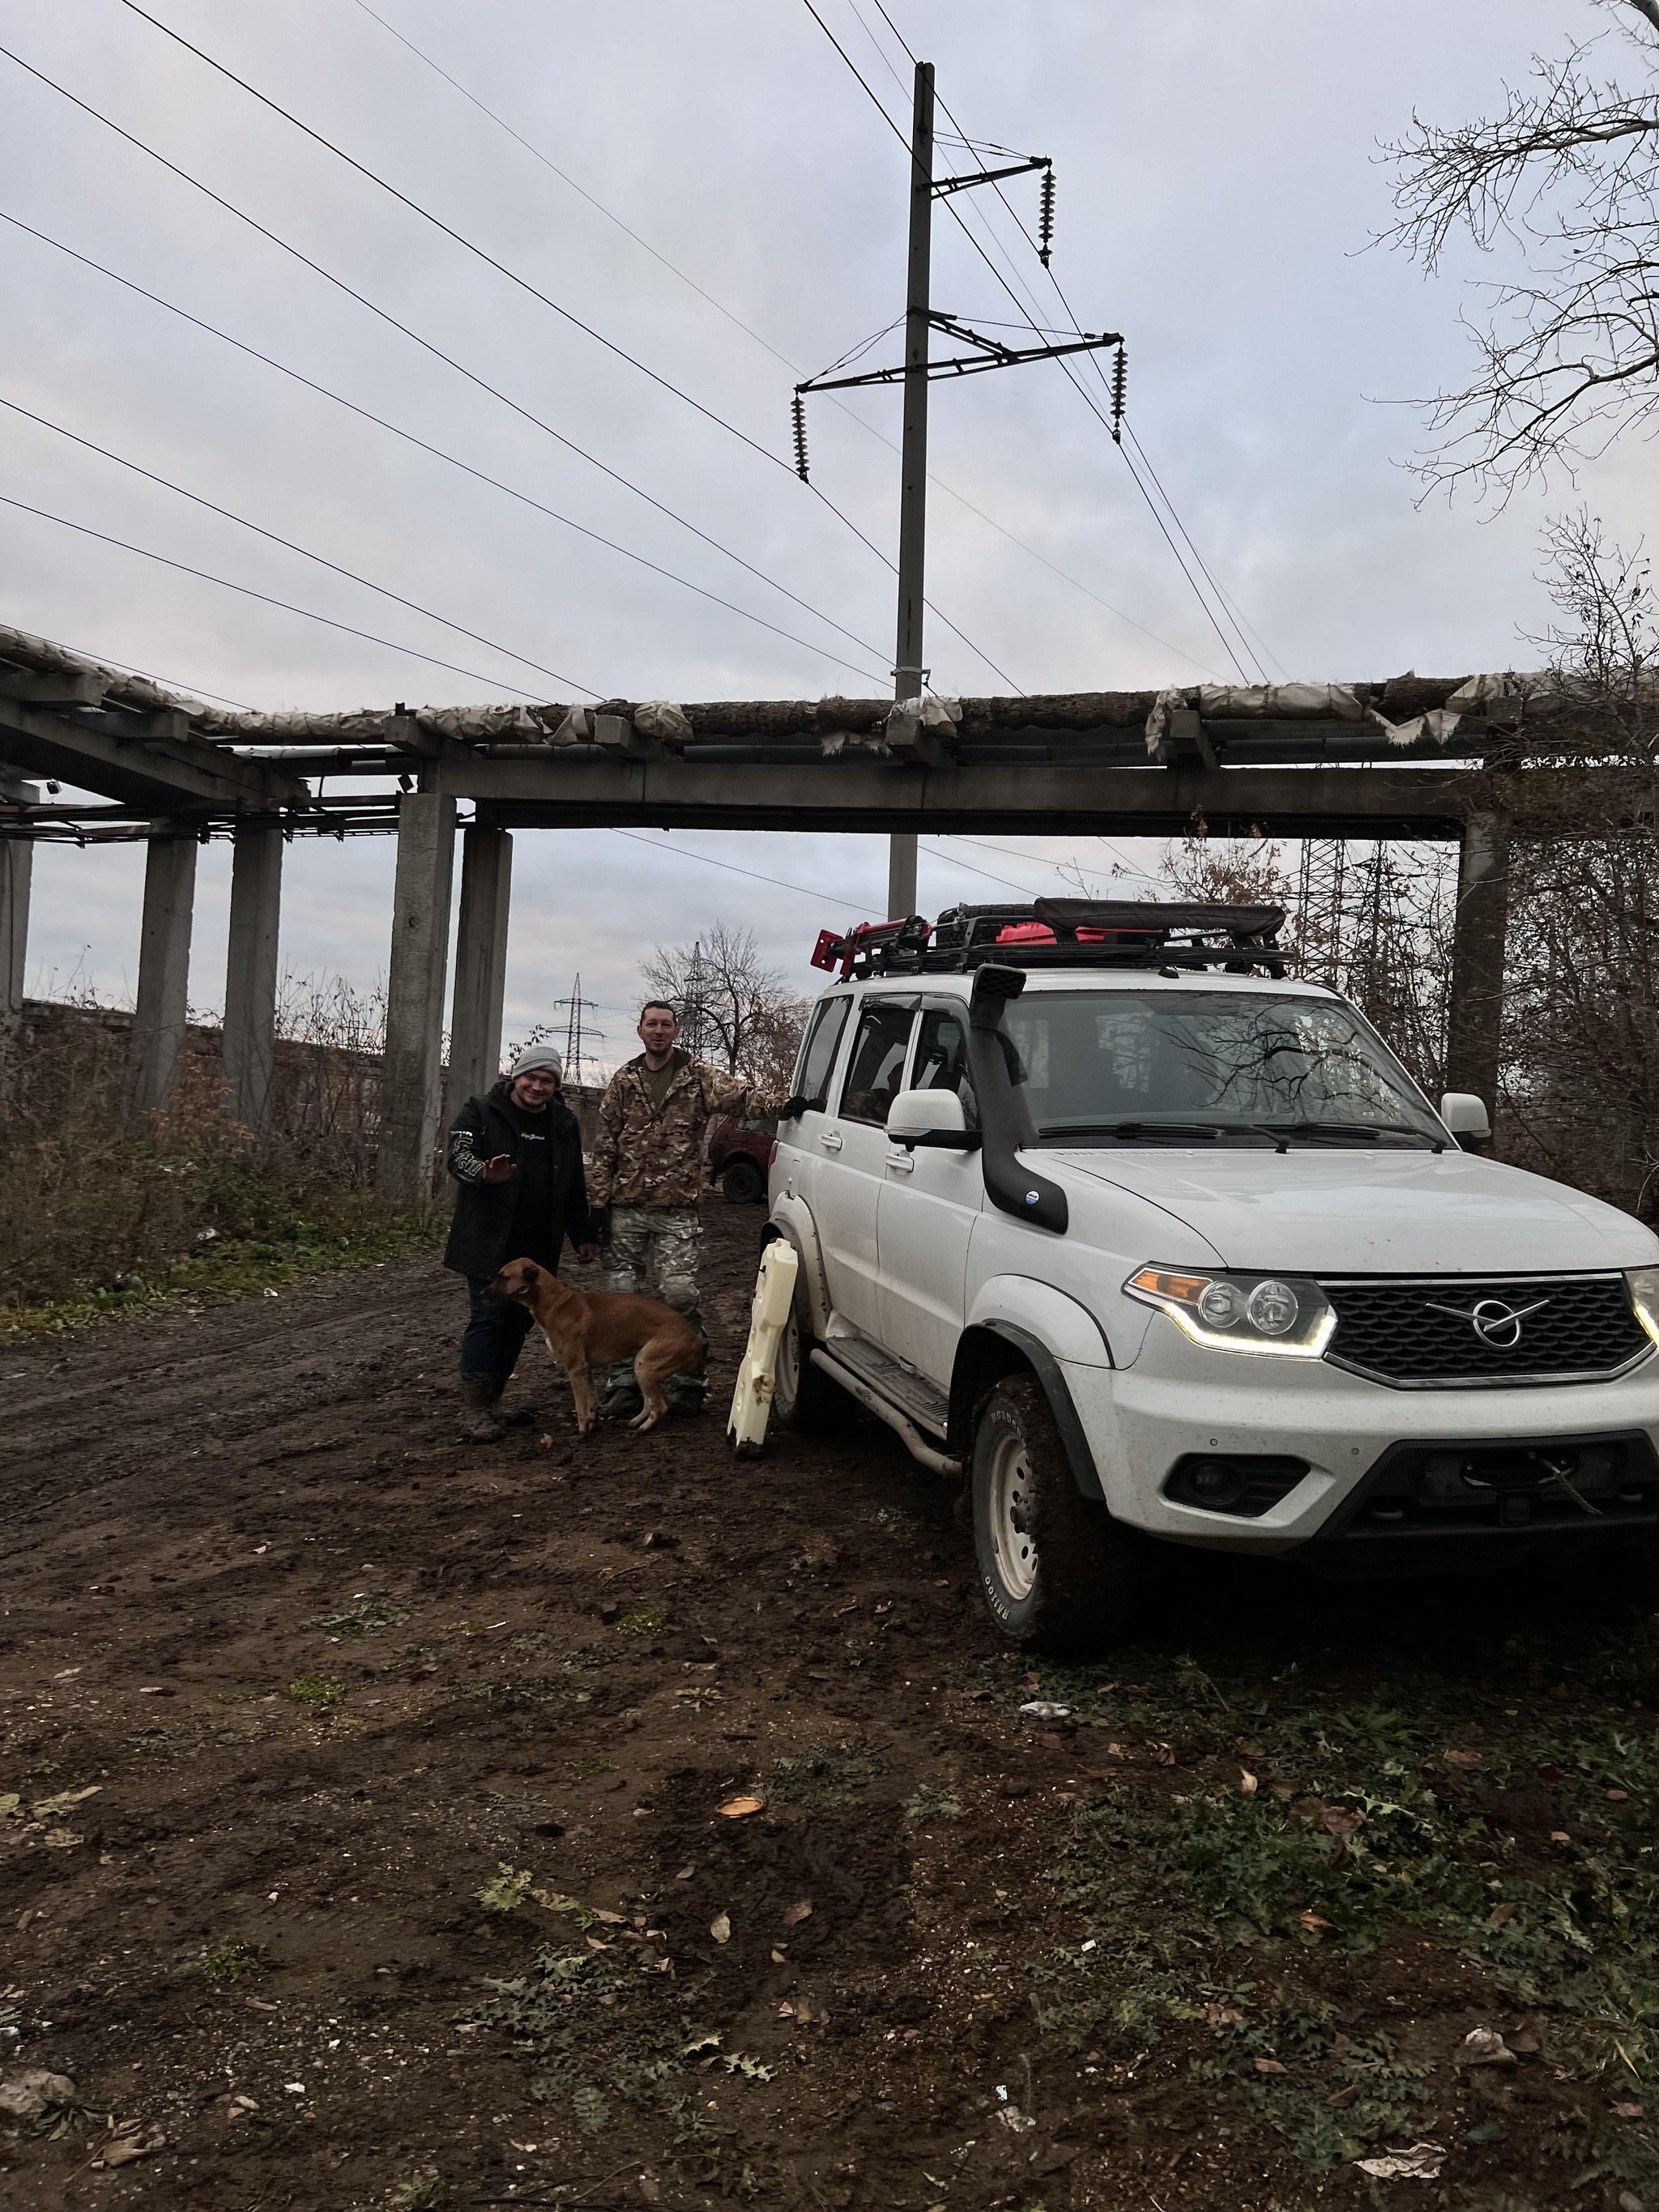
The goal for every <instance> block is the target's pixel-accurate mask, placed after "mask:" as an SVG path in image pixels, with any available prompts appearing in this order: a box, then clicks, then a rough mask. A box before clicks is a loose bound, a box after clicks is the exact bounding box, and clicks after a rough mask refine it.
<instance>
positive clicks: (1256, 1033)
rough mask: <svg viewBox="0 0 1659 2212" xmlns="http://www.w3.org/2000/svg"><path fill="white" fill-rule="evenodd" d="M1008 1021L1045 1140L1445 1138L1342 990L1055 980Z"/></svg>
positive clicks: (1022, 1085)
mask: <svg viewBox="0 0 1659 2212" xmlns="http://www.w3.org/2000/svg"><path fill="white" fill-rule="evenodd" d="M1005 1026H1006V1031H1007V1035H1008V1037H1009V1040H1010V1042H1012V1045H1013V1047H1014V1048H1015V1050H1016V1051H1017V1052H1018V1055H1019V1061H1020V1070H1019V1074H1018V1085H1019V1089H1020V1093H1021V1095H1022V1096H1023V1097H1024V1100H1025V1102H1026V1103H1027V1104H1028V1105H1029V1107H1030V1114H1031V1119H1032V1121H1033V1122H1034V1124H1035V1125H1036V1133H1037V1137H1038V1140H1039V1142H1041V1143H1044V1144H1048V1145H1116V1144H1171V1143H1173V1144H1200V1143H1210V1144H1215V1143H1234V1144H1249V1145H1255V1144H1273V1143H1277V1144H1280V1145H1283V1144H1285V1143H1292V1144H1296V1145H1298V1146H1299V1145H1303V1144H1333V1143H1348V1144H1389V1145H1410V1146H1419V1145H1433V1146H1443V1145H1444V1144H1445V1143H1446V1136H1445V1133H1444V1131H1443V1129H1442V1128H1441V1127H1440V1126H1439V1124H1438V1122H1437V1121H1436V1120H1435V1118H1434V1116H1433V1115H1432V1114H1431V1113H1430V1112H1429V1110H1428V1109H1427V1108H1426V1107H1425V1105H1424V1103H1423V1102H1422V1100H1421V1098H1420V1097H1419V1095H1418V1092H1417V1091H1416V1088H1415V1086H1414V1085H1413V1082H1412V1080H1411V1078H1410V1077H1409V1076H1408V1075H1407V1073H1406V1072H1405V1070H1404V1069H1403V1068H1402V1067H1401V1066H1400V1064H1399V1063H1398V1061H1397V1060H1395V1059H1394V1057H1393V1056H1392V1054H1390V1053H1389V1051H1388V1049H1387V1048H1386V1047H1385V1046H1383V1043H1382V1042H1380V1041H1379V1040H1378V1039H1377V1038H1376V1036H1373V1035H1372V1034H1371V1032H1370V1030H1367V1029H1366V1028H1365V1027H1364V1024H1362V1023H1361V1022H1360V1020H1359V1018H1358V1016H1357V1015H1356V1014H1355V1013H1354V1012H1353V1011H1352V1009H1351V1008H1350V1007H1348V1006H1344V1005H1343V1004H1342V1003H1341V1002H1340V1000H1334V999H1302V998H1291V997H1290V996H1288V995H1286V996H1284V997H1279V996H1271V997H1270V996H1268V995H1267V994H1263V993H1246V992H1243V991H1191V992H1188V991H1110V992H1106V991H1087V992H1084V991H1079V992H1052V993H1050V992H1047V991H1045V992H1042V993H1041V994H1037V993H1033V994H1032V995H1031V996H1030V998H1028V999H1020V1000H1015V1001H1014V1002H1012V1004H1011V1005H1010V1006H1009V1007H1008V1011H1007V1013H1006V1017H1005Z"/></svg>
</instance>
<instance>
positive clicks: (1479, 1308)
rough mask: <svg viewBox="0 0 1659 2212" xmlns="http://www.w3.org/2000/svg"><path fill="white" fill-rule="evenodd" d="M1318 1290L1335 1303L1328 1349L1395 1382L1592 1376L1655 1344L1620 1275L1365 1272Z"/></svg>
mask: <svg viewBox="0 0 1659 2212" xmlns="http://www.w3.org/2000/svg"><path fill="white" fill-rule="evenodd" d="M1320 1288H1321V1289H1322V1291H1324V1293H1325V1295H1326V1297H1328V1298H1329V1300H1330V1302H1331V1304H1332V1305H1333V1306H1334V1308H1335V1310H1336V1333H1335V1334H1334V1336H1333V1337H1332V1339H1331V1343H1330V1349H1329V1350H1328V1352H1326V1354H1325V1357H1326V1358H1328V1360H1330V1361H1331V1362H1332V1363H1333V1364H1334V1365H1336V1366H1338V1367H1348V1368H1352V1370H1354V1372H1355V1373H1356V1374H1359V1375H1365V1376H1370V1377H1371V1379H1372V1380H1373V1381H1375V1382H1378V1383H1393V1384H1395V1386H1396V1387H1397V1388H1399V1389H1407V1390H1411V1389H1416V1390H1432V1389H1451V1388H1453V1387H1466V1388H1467V1387H1474V1388H1477V1389H1479V1388H1480V1387H1483V1386H1484V1387H1486V1388H1488V1389H1490V1388H1492V1387H1493V1386H1496V1385H1499V1384H1503V1383H1598V1382H1602V1381H1605V1380H1606V1379H1607V1377H1608V1376H1613V1375H1618V1374H1620V1373H1622V1371H1623V1370H1625V1369H1626V1368H1627V1367H1633V1366H1634V1365H1635V1364H1636V1363H1637V1361H1638V1360H1639V1359H1641V1358H1645V1356H1646V1355H1647V1354H1648V1353H1649V1352H1650V1351H1651V1350H1652V1349H1653V1346H1652V1345H1651V1343H1650V1340H1649V1338H1648V1335H1647V1332H1646V1331H1645V1330H1644V1328H1643V1327H1642V1324H1641V1322H1639V1321H1638V1319H1637V1318H1636V1316H1635V1314H1634V1313H1633V1312H1632V1310H1631V1304H1630V1299H1629V1297H1627V1295H1626V1290H1625V1281H1624V1278H1623V1276H1622V1275H1618V1274H1607V1275H1438V1276H1436V1275H1430V1276H1425V1277H1422V1278H1419V1279H1413V1280H1404V1279H1400V1278H1398V1277H1393V1278H1390V1277H1382V1276H1376V1275H1371V1276H1367V1277H1364V1278H1362V1279H1348V1280H1346V1281H1345V1280H1342V1279H1340V1278H1339V1279H1333V1280H1325V1279H1322V1280H1321V1283H1320ZM1477 1322H1479V1324H1480V1326H1478V1327H1477V1325H1476V1324H1477Z"/></svg>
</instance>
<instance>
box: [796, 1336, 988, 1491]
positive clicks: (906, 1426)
mask: <svg viewBox="0 0 1659 2212" xmlns="http://www.w3.org/2000/svg"><path fill="white" fill-rule="evenodd" d="M812 1364H813V1365H814V1366H815V1367H821V1368H823V1371H824V1373H825V1374H826V1375H829V1376H833V1377H834V1378H835V1380H836V1382H837V1383H840V1385H841V1387H842V1389H843V1390H845V1391H846V1392H847V1393H848V1396H849V1397H854V1398H856V1399H857V1400H858V1401H859V1403H860V1406H863V1407H866V1410H867V1411H869V1412H870V1413H873V1414H874V1415H875V1417H876V1419H878V1421H885V1422H886V1424H887V1425H888V1427H889V1428H890V1429H891V1430H892V1431H893V1432H894V1434H895V1435H896V1436H897V1437H899V1438H900V1439H901V1440H902V1443H903V1445H904V1448H905V1449H906V1450H907V1451H908V1453H909V1455H910V1456H911V1458H912V1459H915V1460H920V1461H921V1464H922V1465H923V1466H924V1467H930V1468H932V1469H933V1473H934V1474H948V1475H951V1476H956V1477H959V1476H960V1475H961V1474H962V1472H963V1466H962V1462H961V1461H960V1460H959V1459H948V1458H947V1457H946V1456H945V1454H944V1453H943V1452H942V1451H935V1450H934V1449H933V1445H932V1444H930V1443H927V1440H926V1439H925V1438H924V1437H923V1436H922V1433H921V1430H920V1429H919V1428H917V1426H916V1425H915V1422H914V1421H911V1420H908V1419H906V1417H905V1416H904V1415H903V1414H902V1413H900V1411H899V1409H898V1407H896V1406H891V1405H889V1403H888V1402H887V1401H886V1399H885V1398H884V1397H883V1396H882V1395H880V1393H879V1392H878V1391H876V1390H872V1389H871V1387H870V1385H869V1384H868V1383H866V1381H865V1380H864V1378H863V1376H860V1375H854V1372H853V1370H852V1369H851V1368H850V1367H843V1366H842V1364H841V1362H840V1360H838V1359H832V1358H830V1357H829V1353H828V1352H826V1351H824V1349H823V1346H821V1345H814V1346H813V1347H812Z"/></svg>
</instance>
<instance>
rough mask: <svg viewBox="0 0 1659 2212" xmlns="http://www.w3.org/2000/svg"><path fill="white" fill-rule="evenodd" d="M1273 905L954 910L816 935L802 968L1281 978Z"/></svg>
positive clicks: (1038, 905) (849, 972)
mask: <svg viewBox="0 0 1659 2212" xmlns="http://www.w3.org/2000/svg"><path fill="white" fill-rule="evenodd" d="M1284 923H1285V909H1284V908H1283V907H1279V906H1230V905H1225V904H1222V903H1219V902H1216V903H1209V902H1203V901H1190V900H1189V901H1182V902H1175V901H1170V902H1154V901H1150V900H1147V901H1137V900H1129V899H1086V898H1075V899H1073V898H1053V899H1050V898H1038V899H1036V900H1033V901H1032V902H1030V903H1029V904H1022V905H997V906H957V907H951V908H948V909H947V910H946V911H945V913H943V914H941V915H939V920H938V921H937V922H933V923H929V922H928V921H926V920H925V919H924V917H923V916H922V915H906V916H904V917H902V919H900V920H897V921H873V922H872V921H866V922H860V924H859V926H858V927H857V928H855V929H853V930H849V931H847V932H844V933H836V932H835V931H833V930H828V929H826V930H823V931H821V932H820V933H819V935H818V941H817V946H816V947H815V949H814V951H813V952H812V956H811V960H812V965H813V966H814V967H815V968H818V969H823V970H824V971H825V972H827V973H831V974H833V973H835V972H836V970H837V969H839V971H840V976H841V979H842V981H845V980H846V979H847V978H848V977H849V976H854V975H857V976H860V977H863V976H867V975H927V974H935V975H937V974H944V973H949V972H951V970H956V971H957V972H961V971H963V970H965V969H975V968H978V967H979V966H981V964H982V963H985V962H986V961H987V960H992V959H995V960H999V961H1001V962H1003V963H1006V964H1007V965H1009V966H1016V967H1030V968H1052V967H1113V968H1115V967H1133V966H1136V965H1141V966H1145V965H1148V964H1151V963H1158V964H1159V965H1162V966H1165V967H1176V968H1180V969H1201V968H1212V967H1221V968H1223V969H1225V970H1226V971H1227V973H1229V974H1230V975H1249V973H1250V972H1251V970H1252V969H1257V968H1260V969H1265V970H1266V972H1267V974H1268V975H1273V976H1282V975H1284V973H1285V957H1284V955H1283V953H1281V952H1280V951H1279V947H1278V936H1279V930H1280V929H1281V928H1282V927H1284Z"/></svg>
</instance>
